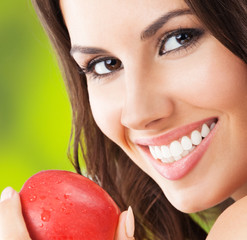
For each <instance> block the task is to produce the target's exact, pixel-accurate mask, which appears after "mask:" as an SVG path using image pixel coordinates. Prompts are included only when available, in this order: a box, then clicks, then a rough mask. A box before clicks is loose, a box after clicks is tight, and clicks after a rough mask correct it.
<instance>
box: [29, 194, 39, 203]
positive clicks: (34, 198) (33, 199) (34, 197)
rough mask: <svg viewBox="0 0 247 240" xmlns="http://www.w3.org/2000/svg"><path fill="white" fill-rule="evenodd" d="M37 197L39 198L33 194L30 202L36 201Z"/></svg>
mask: <svg viewBox="0 0 247 240" xmlns="http://www.w3.org/2000/svg"><path fill="white" fill-rule="evenodd" d="M36 199H37V196H35V195H33V196H32V197H31V198H30V199H29V201H30V202H34V201H35V200H36Z"/></svg>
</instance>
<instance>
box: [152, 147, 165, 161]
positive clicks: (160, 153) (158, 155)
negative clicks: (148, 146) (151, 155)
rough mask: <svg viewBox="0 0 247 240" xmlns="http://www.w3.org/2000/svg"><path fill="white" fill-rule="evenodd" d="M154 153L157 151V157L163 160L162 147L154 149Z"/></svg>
mask: <svg viewBox="0 0 247 240" xmlns="http://www.w3.org/2000/svg"><path fill="white" fill-rule="evenodd" d="M154 151H155V155H156V157H157V158H159V159H161V158H162V157H163V155H162V152H161V150H160V147H158V146H155V147H154Z"/></svg>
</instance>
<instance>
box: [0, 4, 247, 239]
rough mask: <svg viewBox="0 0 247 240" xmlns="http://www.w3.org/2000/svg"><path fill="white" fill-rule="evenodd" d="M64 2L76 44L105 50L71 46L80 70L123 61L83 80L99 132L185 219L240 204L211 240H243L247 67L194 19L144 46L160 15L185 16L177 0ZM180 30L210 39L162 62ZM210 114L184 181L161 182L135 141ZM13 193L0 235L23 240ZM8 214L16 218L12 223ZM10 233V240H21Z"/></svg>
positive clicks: (122, 234)
mask: <svg viewBox="0 0 247 240" xmlns="http://www.w3.org/2000/svg"><path fill="white" fill-rule="evenodd" d="M60 3H61V8H62V13H63V15H64V18H65V23H66V25H67V27H68V30H69V34H70V37H71V45H72V46H75V45H77V46H81V47H94V48H100V49H104V52H101V53H97V54H82V53H81V52H80V51H78V49H77V50H76V49H74V51H72V55H73V57H74V59H75V60H76V61H77V63H78V65H80V66H81V67H82V68H84V67H85V65H87V63H88V62H90V61H92V60H93V59H98V58H100V57H108V58H114V59H117V60H120V61H121V63H122V65H123V67H121V68H119V69H118V71H115V72H113V73H112V74H110V75H109V74H108V75H105V76H103V77H98V76H97V77H96V78H95V76H94V74H92V73H87V79H88V91H89V97H90V104H91V108H92V112H93V115H94V118H95V121H96V123H97V124H98V126H99V127H100V129H101V130H102V131H103V132H104V134H106V135H107V136H108V137H109V138H110V139H111V140H112V141H114V142H115V143H117V144H118V145H119V146H120V147H121V148H122V149H123V150H124V151H125V152H126V153H127V154H128V155H129V156H130V158H131V159H132V160H133V162H135V163H136V164H137V165H138V166H139V167H140V168H141V169H142V170H143V171H145V172H146V173H147V174H148V175H150V176H151V177H152V178H153V179H154V180H155V181H156V182H157V184H158V185H159V186H160V187H161V189H162V191H163V192H164V194H165V195H166V196H167V198H168V199H169V201H170V202H171V203H172V204H173V205H174V207H176V208H177V209H179V210H181V211H183V212H196V211H201V210H205V209H208V208H210V207H212V206H214V205H216V204H217V203H220V202H222V201H223V200H225V199H226V198H229V197H232V198H234V199H235V200H238V199H241V198H242V199H241V200H239V201H236V203H234V204H233V205H232V206H231V207H230V208H228V209H227V210H226V211H225V212H224V213H223V214H222V215H221V216H220V217H219V219H218V221H217V222H216V223H215V225H214V227H213V229H212V231H211V232H210V234H209V236H208V239H210V240H214V239H217V240H218V239H240V240H242V239H246V238H247V232H246V230H245V229H246V226H245V222H246V216H247V214H245V212H246V210H245V212H244V211H243V210H244V209H247V200H246V198H245V197H244V196H245V195H246V193H247V175H246V171H247V164H246V163H247V159H246V156H245V155H246V154H245V145H246V135H247V132H246V130H245V129H246V127H245V123H246V119H247V111H246V109H247V101H246V100H247V99H246V97H247V94H246V92H247V81H246V80H247V67H246V65H245V64H244V63H243V62H242V61H241V60H240V59H239V58H237V57H236V56H235V55H233V54H232V53H231V52H230V51H229V50H227V49H226V48H225V47H224V46H223V45H222V44H221V43H220V42H219V41H218V40H216V39H215V38H214V37H213V36H212V35H211V34H210V33H209V32H207V31H206V29H204V27H203V25H202V24H201V23H200V21H199V20H198V19H197V18H196V17H195V16H193V15H188V14H186V15H183V16H179V17H176V18H173V19H171V20H170V21H169V22H168V23H167V24H166V25H164V26H163V27H162V28H161V29H159V30H158V31H157V32H156V34H155V35H154V36H152V37H151V38H148V39H146V40H145V41H142V40H141V39H140V34H141V32H142V31H143V29H146V27H147V26H149V25H150V24H151V23H152V22H153V21H154V20H156V19H157V18H159V17H160V16H162V15H164V14H166V13H167V12H169V11H173V10H177V9H185V8H186V9H187V6H186V5H185V3H184V2H183V1H181V0H152V1H150V0H131V4H130V1H126V0H119V1H115V0H104V1H102V0H83V1H82V0H73V1H71V0H61V2H60ZM102 9H103V11H102ZM133 9H134V11H133ZM130 13H131V14H130ZM179 28H197V29H204V31H205V32H204V34H203V35H202V36H201V37H200V38H199V39H198V41H196V42H194V43H193V44H192V45H188V47H187V48H186V49H184V48H182V49H181V48H180V49H179V51H175V50H174V51H172V52H170V53H169V54H165V55H162V56H159V50H160V49H159V47H158V46H160V45H157V42H158V40H159V39H161V38H162V37H163V36H164V35H165V34H166V33H167V32H169V31H172V30H176V29H179ZM173 46H174V45H173ZM101 67H102V66H101ZM97 70H102V68H101V69H100V68H97ZM210 117H217V118H218V119H219V125H218V130H217V132H216V134H215V136H214V138H213V140H212V142H211V144H210V146H209V148H208V149H207V151H206V153H205V154H204V155H203V157H202V159H201V160H200V162H199V163H198V164H197V165H196V167H195V168H194V169H193V170H192V171H190V172H189V173H188V174H187V175H186V176H184V177H183V178H181V179H179V180H176V181H172V180H168V179H165V178H164V177H163V176H161V175H160V174H159V173H158V172H157V171H156V170H155V169H154V168H153V166H152V165H151V164H150V162H149V160H148V159H147V157H146V156H145V155H144V154H143V153H142V152H141V151H140V149H139V148H138V147H137V145H136V144H135V140H136V139H138V138H143V137H155V136H157V135H160V134H163V133H166V132H167V131H169V130H172V129H176V128H177V127H180V126H183V125H186V124H190V123H192V122H196V121H200V120H203V119H206V118H210ZM17 196H18V194H15V195H13V196H12V197H11V198H10V199H5V200H4V201H2V202H1V203H0V224H1V225H2V227H1V229H3V230H1V231H2V232H0V238H3V239H4V237H2V236H5V235H3V234H6V232H8V233H9V234H12V235H10V236H11V237H12V236H13V235H14V236H18V232H17V230H16V231H15V232H14V231H13V230H12V229H11V227H10V226H14V225H17V226H21V227H20V228H17V229H22V230H21V232H22V233H23V232H24V233H25V234H27V230H26V228H25V224H24V223H23V219H22V216H21V214H20V208H21V206H20V203H19V199H18V197H17ZM10 209H12V210H11V211H9V210H10ZM7 210H8V211H9V212H10V213H11V214H8V218H7V220H6V219H5V216H6V214H5V212H6V211H7ZM9 212H8V213H9ZM16 213H18V214H16ZM127 219H128V218H127V212H124V213H123V214H122V215H121V217H120V221H119V226H118V230H117V235H116V239H132V237H130V238H128V236H127V234H126V228H127V229H131V232H132V231H133V228H134V225H133V219H132V220H131V222H128V220H127ZM4 220H6V221H4ZM127 225H128V227H126V226H127ZM226 229H227V231H226ZM232 230H235V231H232ZM237 234H238V235H237ZM7 236H8V235H7ZM14 236H13V237H12V238H11V239H20V238H17V237H16V238H14ZM23 239H27V238H23Z"/></svg>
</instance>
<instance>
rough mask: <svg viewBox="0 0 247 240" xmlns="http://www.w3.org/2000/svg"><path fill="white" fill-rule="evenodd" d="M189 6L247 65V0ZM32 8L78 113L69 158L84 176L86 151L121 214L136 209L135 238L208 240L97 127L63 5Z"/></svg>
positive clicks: (192, 0) (50, 2)
mask: <svg viewBox="0 0 247 240" xmlns="http://www.w3.org/2000/svg"><path fill="white" fill-rule="evenodd" d="M185 2H186V3H187V4H188V6H189V7H190V8H191V10H192V11H194V12H195V14H196V15H197V16H198V17H199V19H200V20H201V22H203V23H204V25H205V26H206V27H207V28H208V29H209V30H210V31H211V33H212V34H213V35H214V36H215V37H216V38H217V39H218V40H219V41H220V42H221V43H222V44H224V45H225V46H226V47H227V48H228V49H230V50H231V51H232V52H233V53H234V54H235V55H237V56H238V57H239V58H241V59H242V60H243V61H244V62H245V63H247V3H246V0H207V1H205V0H185ZM33 4H34V6H35V8H36V10H37V13H38V15H39V17H40V19H41V21H42V23H43V25H44V27H45V29H46V31H47V33H48V35H49V37H50V39H51V42H52V44H53V46H54V48H55V49H56V51H57V55H58V58H59V61H60V65H61V69H62V70H63V73H64V76H65V83H66V86H67V89H68V93H69V97H70V101H71V105H72V110H73V128H72V134H71V138H73V145H72V146H71V147H72V150H73V151H72V152H73V153H72V155H70V157H71V161H72V163H73V165H74V167H75V169H76V171H77V172H78V173H81V168H80V163H82V161H81V160H79V155H80V153H81V154H82V157H83V159H84V161H85V163H86V170H87V175H89V176H90V177H91V178H92V179H93V180H94V181H95V182H98V183H99V184H100V185H101V186H102V187H103V188H104V189H105V190H106V191H107V192H108V193H109V194H110V195H111V196H112V197H113V199H114V200H115V201H116V202H117V204H118V205H119V207H120V209H121V210H125V209H127V207H128V206H129V205H131V206H132V208H133V209H134V214H135V218H136V232H135V237H136V239H140V240H143V239H153V240H154V239H161V240H162V239H164V240H165V239H166V240H184V239H190V240H199V239H205V238H206V233H205V232H204V231H203V230H202V229H201V228H200V227H199V226H198V225H197V224H196V223H195V222H194V221H193V220H192V219H191V218H190V216H189V215H187V214H184V213H181V212H180V211H178V210H176V209H175V208H174V207H173V206H172V205H171V204H170V203H169V202H168V200H167V199H166V197H165V196H164V194H163V193H162V191H161V190H160V188H159V187H158V185H157V184H156V183H155V182H154V181H153V180H152V179H151V178H150V177H149V176H148V175H146V174H145V173H144V172H143V171H142V170H140V169H139V168H138V167H137V166H136V165H135V164H134V163H133V162H132V161H131V160H130V159H129V158H128V156H127V155H126V154H125V153H124V152H123V151H122V150H121V149H120V148H119V147H118V146H117V145H116V144H115V143H113V142H112V141H111V140H109V139H108V138H107V137H106V136H105V135H104V134H103V133H102V132H101V131H100V130H99V128H98V127H97V125H96V123H95V122H94V119H93V117H92V113H91V110H90V106H89V101H88V92H87V83H86V78H85V76H84V75H83V74H80V73H79V69H78V66H77V64H76V63H75V61H74V60H73V58H72V57H71V56H70V47H71V46H70V38H69V34H68V31H67V29H66V26H65V24H64V22H63V17H62V14H61V11H60V8H59V1H58V0H33ZM69 152H71V148H69Z"/></svg>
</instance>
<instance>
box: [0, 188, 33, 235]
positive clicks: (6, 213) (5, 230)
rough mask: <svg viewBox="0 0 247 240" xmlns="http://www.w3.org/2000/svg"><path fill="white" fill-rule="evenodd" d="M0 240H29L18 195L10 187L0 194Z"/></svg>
mask: <svg viewBox="0 0 247 240" xmlns="http://www.w3.org/2000/svg"><path fill="white" fill-rule="evenodd" d="M0 239H11V240H15V239H16V240H17V239H18V240H31V238H30V237H29V234H28V231H27V228H26V225H25V222H24V219H23V216H22V211H21V202H20V197H19V194H18V193H17V192H16V191H15V190H13V189H12V188H11V187H7V188H6V189H4V190H3V192H2V194H1V201H0Z"/></svg>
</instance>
